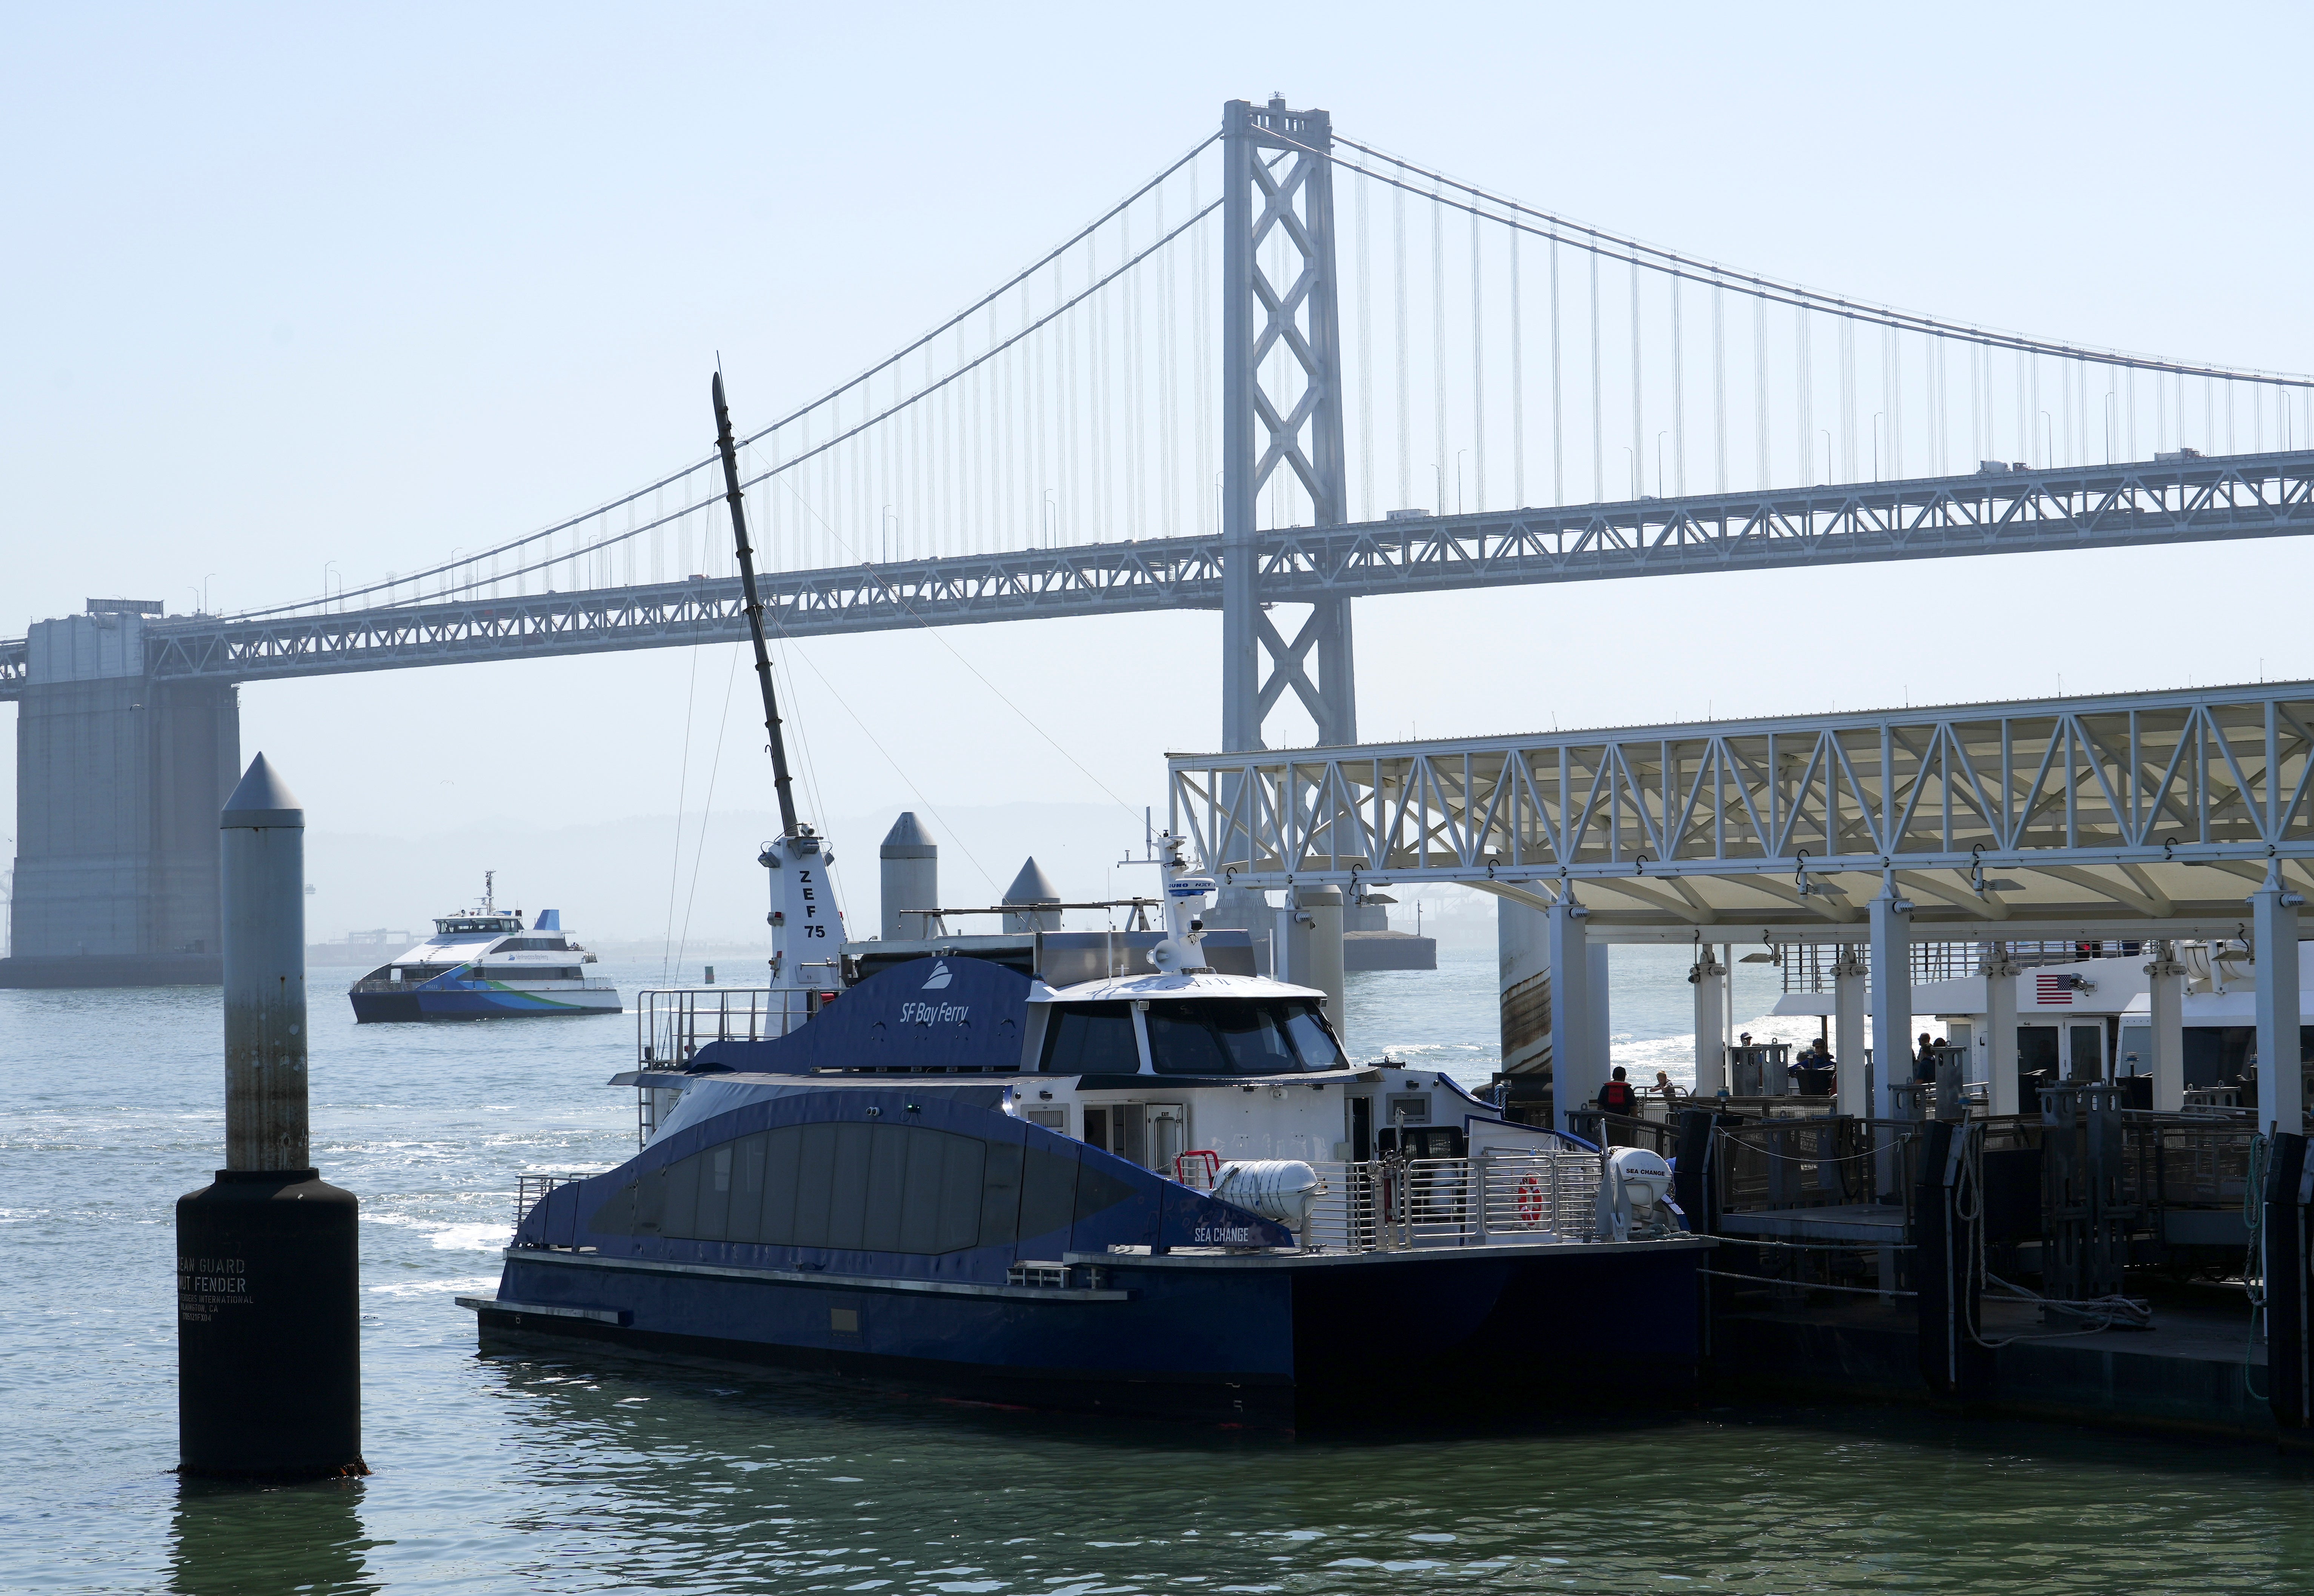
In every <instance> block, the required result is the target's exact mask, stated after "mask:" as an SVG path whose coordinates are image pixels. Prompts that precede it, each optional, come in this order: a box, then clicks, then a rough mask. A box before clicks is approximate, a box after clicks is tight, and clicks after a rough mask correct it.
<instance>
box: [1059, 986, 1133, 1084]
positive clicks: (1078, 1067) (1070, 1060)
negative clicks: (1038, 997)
mask: <svg viewBox="0 0 2314 1596" xmlns="http://www.w3.org/2000/svg"><path fill="white" fill-rule="evenodd" d="M1038 1068H1040V1069H1042V1070H1043V1071H1045V1072H1046V1073H1047V1074H1053V1075H1138V1074H1139V1073H1141V1047H1140V1045H1139V1044H1138V1043H1137V1042H1135V1040H1134V1036H1133V1010H1130V1009H1128V1008H1126V1006H1125V1005H1124V1004H1123V1003H1055V1004H1054V1005H1053V1010H1052V1014H1051V1017H1050V1018H1047V1020H1046V1021H1045V1057H1044V1062H1043V1063H1041V1064H1040V1065H1039V1066H1038Z"/></svg>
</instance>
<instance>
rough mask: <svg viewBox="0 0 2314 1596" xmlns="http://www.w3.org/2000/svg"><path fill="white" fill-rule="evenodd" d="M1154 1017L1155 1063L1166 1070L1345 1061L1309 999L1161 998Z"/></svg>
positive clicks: (1241, 1071) (1280, 1067)
mask: <svg viewBox="0 0 2314 1596" xmlns="http://www.w3.org/2000/svg"><path fill="white" fill-rule="evenodd" d="M1148 1019H1149V1062H1150V1063H1151V1064H1152V1065H1153V1067H1154V1068H1155V1069H1156V1071H1157V1072H1158V1073H1159V1074H1161V1075H1290V1074H1294V1073H1297V1072H1299V1071H1304V1070H1337V1069H1340V1068H1341V1067H1342V1065H1343V1063H1344V1062H1345V1061H1344V1059H1343V1057H1342V1048H1341V1044H1339V1043H1338V1042H1337V1041H1335V1040H1334V1034H1333V1032H1331V1031H1330V1030H1329V1029H1327V1028H1326V1022H1325V1020H1324V1018H1322V1017H1321V1016H1320V1014H1319V1012H1318V1006H1317V1004H1315V1003H1312V1002H1309V1001H1250V1000H1247V999H1243V998H1179V999H1170V1000H1159V1001H1152V1002H1151V1003H1150V1005H1149V1015H1148Z"/></svg>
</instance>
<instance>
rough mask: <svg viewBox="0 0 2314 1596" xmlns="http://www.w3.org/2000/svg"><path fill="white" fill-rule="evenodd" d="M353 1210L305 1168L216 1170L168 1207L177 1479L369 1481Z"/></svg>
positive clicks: (349, 1199)
mask: <svg viewBox="0 0 2314 1596" xmlns="http://www.w3.org/2000/svg"><path fill="white" fill-rule="evenodd" d="M356 1212H357V1204H356V1200H355V1197H354V1195H353V1194H352V1193H351V1192H348V1191H341V1190H340V1189H339V1188H338V1187H336V1186H331V1185H329V1184H327V1183H326V1182H324V1181H323V1180H322V1179H321V1178H320V1177H319V1176H318V1175H317V1174H316V1172H315V1171H314V1170H312V1169H273V1170H243V1169H220V1170H218V1171H217V1175H216V1183H215V1184H214V1185H211V1186H203V1187H202V1188H201V1189H200V1190H199V1191H197V1192H188V1193H187V1194H186V1195H183V1196H181V1197H180V1198H178V1199H177V1437H178V1441H177V1450H178V1463H179V1468H181V1470H182V1471H183V1472H184V1473H187V1474H199V1475H209V1476H216V1477H229V1478H250V1479H313V1478H317V1477H325V1476H329V1475H344V1474H367V1473H368V1472H369V1469H368V1468H367V1466H366V1465H365V1464H364V1463H363V1462H362V1456H361V1325H360V1299H359V1286H358V1239H357V1236H356V1230H355V1218H356Z"/></svg>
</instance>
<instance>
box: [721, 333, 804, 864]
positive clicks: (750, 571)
mask: <svg viewBox="0 0 2314 1596" xmlns="http://www.w3.org/2000/svg"><path fill="white" fill-rule="evenodd" d="M712 391H713V392H714V395H715V446H716V448H717V449H718V450H720V451H721V453H722V455H723V498H724V501H725V502H726V503H727V504H729V506H730V507H731V537H732V540H733V542H734V543H735V544H736V545H737V548H738V551H739V586H740V587H741V588H742V589H743V590H744V591H745V592H746V595H747V603H746V611H747V634H748V636H749V637H751V638H753V639H755V680H756V682H757V683H759V684H761V686H762V687H763V690H764V730H765V731H766V732H768V733H770V734H771V738H772V745H771V746H772V786H773V788H774V789H777V791H778V793H779V795H780V835H782V836H783V837H792V836H794V835H796V834H797V833H796V809H795V797H794V795H793V794H792V793H790V791H789V790H788V745H787V741H786V739H785V738H783V737H782V736H780V704H779V698H778V695H777V694H776V693H774V692H773V690H772V655H771V650H770V649H768V648H765V647H764V601H763V600H762V599H761V598H760V597H758V596H757V595H756V593H755V550H753V549H752V548H750V547H748V544H747V510H746V504H745V502H744V501H743V500H742V499H741V498H740V494H739V451H738V447H737V445H735V444H734V443H733V442H732V441H731V411H730V408H729V406H727V405H726V404H725V403H724V402H723V374H722V373H721V372H720V371H719V372H717V373H716V374H715V380H714V383H713V385H712Z"/></svg>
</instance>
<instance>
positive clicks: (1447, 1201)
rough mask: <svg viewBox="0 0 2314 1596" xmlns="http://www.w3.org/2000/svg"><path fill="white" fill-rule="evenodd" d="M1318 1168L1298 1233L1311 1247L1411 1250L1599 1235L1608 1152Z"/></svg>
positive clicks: (1501, 1153)
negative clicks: (1603, 1172)
mask: <svg viewBox="0 0 2314 1596" xmlns="http://www.w3.org/2000/svg"><path fill="white" fill-rule="evenodd" d="M1311 1168H1312V1169H1313V1170H1315V1171H1316V1172H1317V1174H1318V1177H1319V1186H1318V1191H1317V1195H1316V1196H1315V1198H1314V1200H1313V1201H1312V1204H1311V1207H1310V1212H1309V1218H1308V1220H1307V1221H1305V1222H1304V1224H1303V1227H1302V1230H1301V1235H1300V1239H1301V1241H1302V1244H1303V1246H1304V1247H1308V1248H1312V1249H1317V1250H1322V1251H1326V1252H1352V1253H1364V1252H1410V1251H1418V1250H1420V1249H1422V1248H1448V1247H1487V1246H1507V1245H1519V1244H1527V1243H1533V1242H1543V1241H1590V1240H1594V1239H1596V1237H1597V1234H1598V1201H1599V1181H1600V1172H1601V1160H1600V1155H1599V1154H1597V1153H1595V1152H1588V1151H1584V1150H1583V1149H1581V1148H1572V1147H1569V1148H1550V1149H1541V1150H1538V1151H1508V1150H1500V1149H1490V1150H1488V1151H1484V1152H1481V1153H1479V1154H1478V1155H1476V1156H1474V1157H1471V1158H1460V1159H1407V1158H1398V1157H1394V1156H1393V1157H1388V1158H1382V1159H1378V1160H1373V1161H1370V1162H1365V1163H1314V1164H1312V1166H1311Z"/></svg>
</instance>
